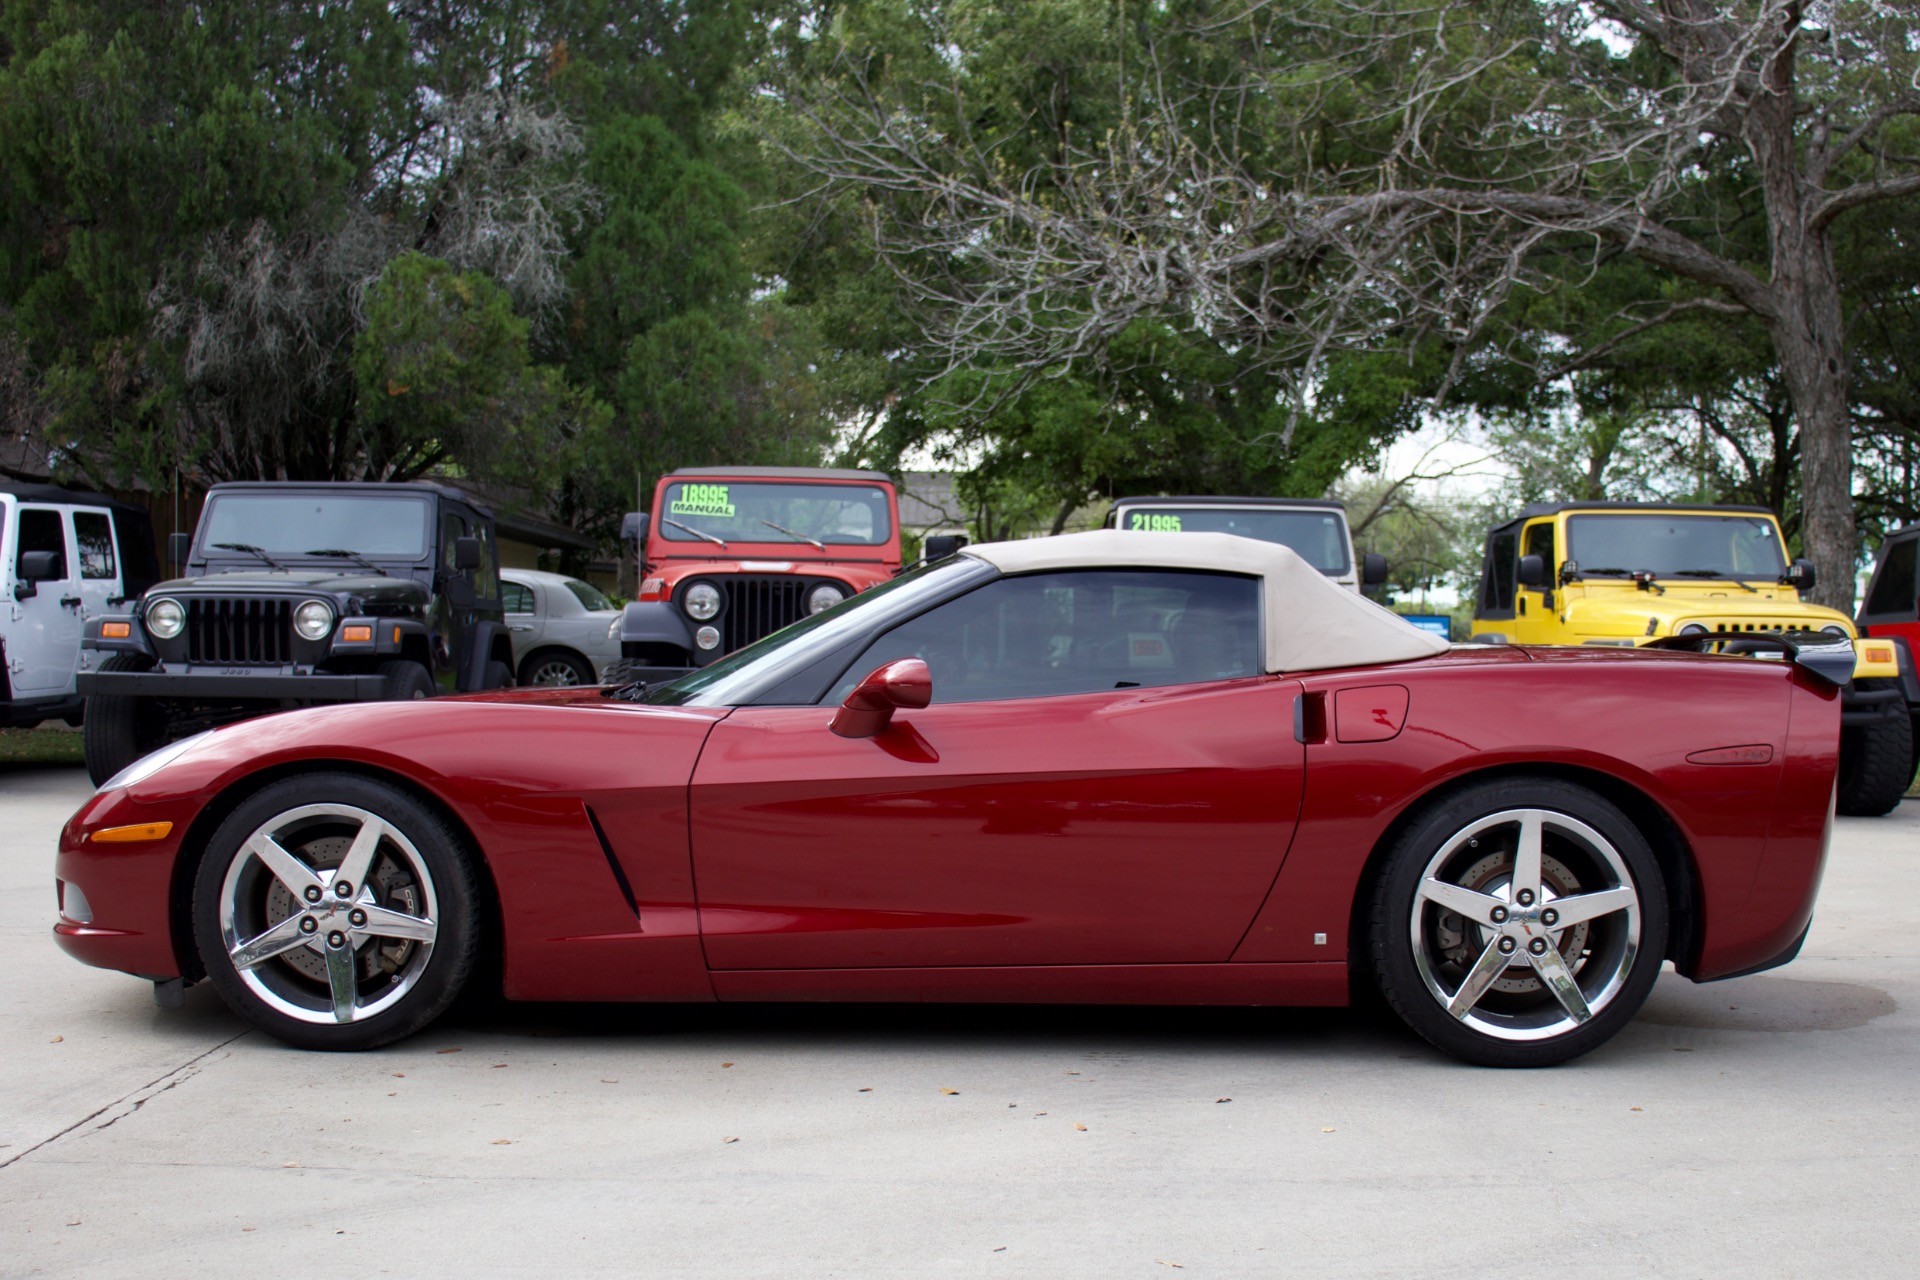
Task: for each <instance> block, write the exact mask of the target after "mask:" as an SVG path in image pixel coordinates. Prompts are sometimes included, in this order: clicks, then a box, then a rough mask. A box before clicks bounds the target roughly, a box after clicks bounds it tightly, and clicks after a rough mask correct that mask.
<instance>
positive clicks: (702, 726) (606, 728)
mask: <svg viewBox="0 0 1920 1280" xmlns="http://www.w3.org/2000/svg"><path fill="white" fill-rule="evenodd" d="M730 712H731V708H726V707H719V708H700V707H660V706H649V705H643V704H639V703H632V702H623V701H620V700H618V699H613V698H606V697H602V696H601V695H600V691H599V690H598V689H592V688H589V689H579V688H574V689H551V690H549V689H523V690H511V691H504V692H500V693H493V694H477V695H473V696H468V697H453V698H426V699H421V700H417V701H408V702H362V703H341V704H334V705H330V706H321V707H307V708H303V709H300V710H296V711H284V712H280V713H278V714H275V715H268V716H261V717H259V718H257V719H253V720H245V721H242V722H240V723H238V724H233V725H228V726H226V727H224V728H220V729H215V730H212V731H211V732H209V733H205V734H202V735H201V736H200V737H199V738H198V739H195V740H194V742H193V745H192V746H191V747H189V748H187V749H186V750H184V751H183V752H182V753H181V754H179V755H178V756H176V757H175V758H174V759H173V760H171V761H170V762H169V763H167V764H166V765H164V766H162V767H161V768H160V769H159V770H157V771H155V772H154V773H153V774H151V775H150V776H148V777H146V778H143V779H140V780H138V781H137V782H136V783H134V784H133V785H132V786H131V787H129V788H127V790H128V791H129V793H130V794H131V796H132V798H133V799H134V800H136V801H143V800H152V801H154V802H156V803H157V802H161V801H164V800H166V799H168V798H175V797H181V796H185V795H201V796H206V795H209V794H212V793H217V792H220V791H224V790H225V789H226V788H228V787H230V786H232V785H234V784H236V783H238V782H241V781H242V780H244V779H245V778H246V777H247V776H248V775H250V774H255V773H259V772H261V771H264V770H272V771H273V772H274V773H275V774H280V773H285V772H289V771H295V770H300V769H314V770H327V769H339V768H348V769H354V770H357V771H367V770H374V771H378V772H381V773H384V774H390V775H397V776H399V777H401V778H404V779H406V780H407V781H409V782H411V783H414V784H415V785H417V786H420V787H423V788H425V789H427V790H429V791H431V792H433V793H435V794H437V795H440V796H442V797H444V798H446V799H448V800H449V802H450V803H457V804H459V805H460V806H461V807H465V806H466V805H468V804H481V805H485V804H487V803H491V802H492V801H490V800H489V797H493V798H494V800H497V799H498V798H499V797H502V796H505V795H507V794H511V793H516V792H536V793H541V794H545V795H555V794H561V795H564V794H575V795H578V794H583V793H591V792H595V791H611V790H621V789H630V788H633V787H645V786H650V785H661V786H684V785H686V783H687V781H688V779H689V778H690V777H691V776H692V772H693V761H694V758H695V757H696V756H697V755H698V754H699V750H700V744H701V743H703V742H704V741H705V740H706V735H707V731H708V730H709V729H711V728H712V727H713V725H714V723H715V722H717V721H719V720H722V719H724V718H726V716H727V715H728V714H730ZM822 732H825V729H824V727H823V729H822Z"/></svg>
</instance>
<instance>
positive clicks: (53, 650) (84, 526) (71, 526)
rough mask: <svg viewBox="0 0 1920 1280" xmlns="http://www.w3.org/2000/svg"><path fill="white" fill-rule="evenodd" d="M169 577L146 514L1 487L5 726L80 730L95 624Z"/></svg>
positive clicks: (94, 498)
mask: <svg viewBox="0 0 1920 1280" xmlns="http://www.w3.org/2000/svg"><path fill="white" fill-rule="evenodd" d="M159 577H160V571H159V565H158V563H157V562H156V560H155V558H154V554H153V522H152V521H151V520H150V519H149V518H148V516H147V513H146V512H145V511H144V510H142V509H141V508H139V507H136V506H131V505H129V504H127V503H124V502H116V501H115V500H114V499H112V498H107V497H102V496H101V495H100V494H97V493H79V492H75V491H74V490H71V489H61V488H57V487H55V486H53V485H47V484H16V483H13V482H11V481H9V482H4V483H0V726H4V727H6V728H14V729H23V728H31V727H32V726H34V725H36V724H39V723H40V722H41V721H43V720H65V721H66V722H67V723H68V724H79V723H80V718H81V714H82V710H83V707H84V700H83V699H82V698H81V697H80V695H79V694H78V693H77V692H75V690H74V676H75V674H76V673H77V672H78V671H80V670H81V669H82V667H83V664H85V663H91V662H92V661H93V660H95V659H96V658H97V657H98V655H97V654H95V653H93V652H91V651H85V652H84V656H83V651H82V649H81V648H80V633H81V629H82V627H83V626H84V625H85V622H86V620H87V619H88V618H91V617H97V616H99V615H100V614H103V613H109V612H113V611H115V610H117V609H119V608H121V607H122V606H124V605H125V604H126V602H127V600H129V599H130V598H132V597H135V596H138V595H139V594H140V593H141V592H142V591H145V590H146V589H147V588H148V587H149V586H152V585H153V583H154V582H155V581H157V580H158V579H159Z"/></svg>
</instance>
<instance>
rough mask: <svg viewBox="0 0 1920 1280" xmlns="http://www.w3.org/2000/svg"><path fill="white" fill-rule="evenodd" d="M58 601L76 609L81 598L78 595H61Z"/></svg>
mask: <svg viewBox="0 0 1920 1280" xmlns="http://www.w3.org/2000/svg"><path fill="white" fill-rule="evenodd" d="M60 603H61V604H62V605H64V606H66V607H67V608H69V609H78V608H79V607H80V604H81V600H80V597H79V596H61V597H60Z"/></svg>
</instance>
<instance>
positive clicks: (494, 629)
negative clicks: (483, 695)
mask: <svg viewBox="0 0 1920 1280" xmlns="http://www.w3.org/2000/svg"><path fill="white" fill-rule="evenodd" d="M496 649H506V650H507V651H508V652H509V653H511V652H512V650H511V649H510V648H509V646H508V640H507V629H506V628H505V627H503V626H501V625H500V624H499V623H497V622H493V621H487V622H476V623H474V624H473V635H472V638H471V639H470V640H469V641H468V642H467V661H466V668H465V670H463V671H461V672H460V677H459V679H460V689H461V691H462V692H465V693H471V692H473V691H474V690H476V689H484V688H486V687H487V664H488V663H489V662H493V661H496V660H499V661H505V659H497V655H496V653H495V650H496ZM507 665H508V666H509V667H511V666H512V665H513V664H512V663H511V662H508V663H507Z"/></svg>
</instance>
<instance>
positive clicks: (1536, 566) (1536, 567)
mask: <svg viewBox="0 0 1920 1280" xmlns="http://www.w3.org/2000/svg"><path fill="white" fill-rule="evenodd" d="M1546 581H1547V562H1546V561H1545V560H1542V559H1541V558H1540V557H1539V556H1521V557H1520V585H1521V586H1523V587H1542V586H1545V585H1546Z"/></svg>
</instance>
